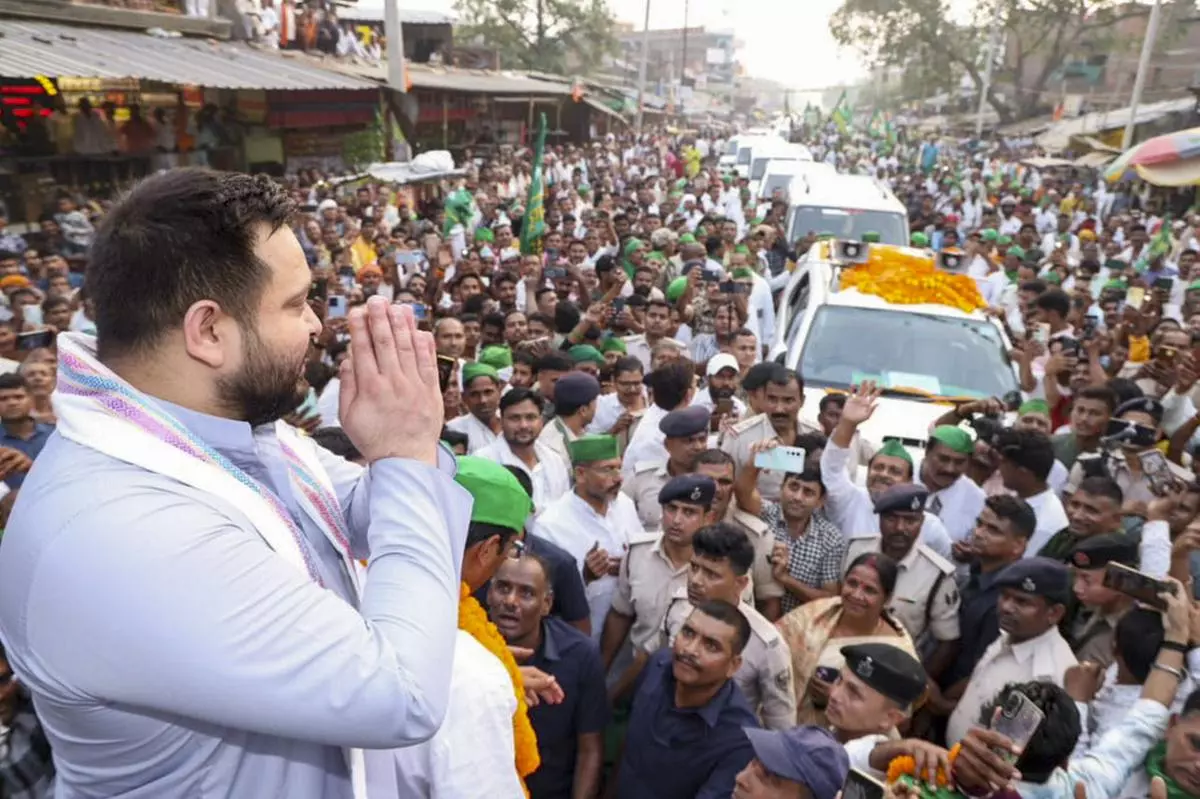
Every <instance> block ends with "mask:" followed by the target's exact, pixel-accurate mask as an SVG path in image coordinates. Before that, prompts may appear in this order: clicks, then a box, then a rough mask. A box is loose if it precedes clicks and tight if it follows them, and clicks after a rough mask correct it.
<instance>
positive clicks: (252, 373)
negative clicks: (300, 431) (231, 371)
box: [217, 327, 307, 427]
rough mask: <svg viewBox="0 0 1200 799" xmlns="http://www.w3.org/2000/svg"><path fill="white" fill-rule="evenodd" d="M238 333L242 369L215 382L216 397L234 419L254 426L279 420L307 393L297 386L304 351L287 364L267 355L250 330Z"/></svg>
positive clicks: (245, 329)
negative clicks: (241, 342) (242, 342)
mask: <svg viewBox="0 0 1200 799" xmlns="http://www.w3.org/2000/svg"><path fill="white" fill-rule="evenodd" d="M242 330H243V333H244V335H245V337H246V343H245V345H244V346H243V349H242V360H243V363H242V368H241V369H240V370H239V371H238V373H237V374H236V375H234V376H233V377H228V378H223V379H221V380H220V381H219V382H218V384H217V394H218V399H219V400H220V402H221V403H222V404H223V405H224V406H225V407H226V408H229V409H230V410H232V411H233V413H234V416H235V418H238V419H241V420H243V421H245V422H247V423H249V424H250V426H251V427H257V426H258V425H262V424H268V423H270V422H274V421H276V420H278V419H282V418H283V417H284V416H287V415H288V414H289V413H291V412H292V411H294V410H296V408H297V407H299V406H300V404H301V403H303V402H304V399H305V395H306V393H307V391H306V390H305V389H303V388H302V387H301V382H300V374H301V369H302V368H303V364H304V359H305V357H306V356H307V352H305V353H302V354H301V355H300V357H299V358H297V359H296V360H295V361H292V362H289V361H287V360H286V359H285V358H284V357H283V356H280V355H275V354H273V353H271V352H270V350H268V349H267V346H266V345H265V344H264V343H263V341H262V339H261V338H259V337H258V333H256V332H255V331H254V330H251V329H249V328H246V327H243V328H242Z"/></svg>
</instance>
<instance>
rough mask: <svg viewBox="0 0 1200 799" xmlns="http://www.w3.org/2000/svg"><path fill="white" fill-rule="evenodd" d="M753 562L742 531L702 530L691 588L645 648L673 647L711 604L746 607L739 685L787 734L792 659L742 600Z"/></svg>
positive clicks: (792, 719)
mask: <svg viewBox="0 0 1200 799" xmlns="http://www.w3.org/2000/svg"><path fill="white" fill-rule="evenodd" d="M753 560H754V545H753V544H752V543H751V542H750V539H749V538H748V537H747V536H746V534H745V533H744V532H742V531H741V530H740V529H738V528H737V527H735V526H733V525H732V524H729V523H726V522H719V523H717V524H713V525H709V526H708V527H703V528H701V529H700V530H699V531H698V532H697V533H696V535H695V536H694V537H693V538H692V563H691V571H690V572H689V574H688V578H687V584H686V585H684V586H680V587H679V588H676V589H675V592H674V594H673V595H672V596H671V599H670V603H669V604H668V605H667V612H666V615H665V616H664V618H663V621H662V625H661V626H660V628H659V630H658V634H657V635H656V636H654V637H653V638H651V639H650V641H648V642H647V644H646V646H645V649H646V650H647V651H648V652H654V651H655V650H656V649H658V648H660V647H663V646H668V645H670V644H672V643H673V642H674V640H675V636H676V635H677V634H678V633H679V629H680V628H681V627H682V626H683V622H684V621H685V620H686V619H687V617H688V616H689V615H690V614H691V612H692V610H693V609H694V608H695V607H696V606H697V605H700V604H703V603H704V602H706V601H708V600H712V599H720V600H723V601H725V602H728V603H729V604H731V605H734V606H735V607H738V608H740V609H741V611H742V613H743V614H744V615H745V616H746V620H747V621H749V622H750V640H749V642H748V643H747V644H746V648H745V649H744V650H743V651H742V665H741V667H740V668H738V670H737V673H735V674H734V675H733V681H734V682H735V683H737V685H738V687H739V688H741V689H742V694H744V695H745V697H746V700H747V701H748V702H749V703H750V707H751V708H752V709H753V710H754V711H755V713H757V714H758V717H759V720H761V721H762V723H763V726H764V727H767V728H768V729H773V730H786V729H788V728H790V727H793V726H795V724H796V693H795V690H794V689H793V676H792V658H791V653H790V652H789V651H788V647H787V644H786V643H785V642H784V640H783V636H782V635H780V634H779V630H778V629H777V628H776V627H775V625H774V624H772V623H771V622H770V621H768V620H767V617H766V616H763V615H762V614H761V613H759V612H758V611H757V610H755V609H754V606H753V605H751V604H750V603H748V602H743V601H741V598H742V595H743V594H744V592H745V590H746V587H747V583H748V582H749V580H750V576H749V572H750V565H751V562H752V561H753Z"/></svg>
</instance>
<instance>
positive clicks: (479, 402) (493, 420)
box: [446, 362, 500, 455]
mask: <svg viewBox="0 0 1200 799" xmlns="http://www.w3.org/2000/svg"><path fill="white" fill-rule="evenodd" d="M462 378H463V404H465V405H466V406H467V412H466V413H464V414H463V415H462V416H459V417H458V418H457V419H451V420H450V421H448V422H446V427H447V428H448V429H450V430H454V431H455V432H458V433H463V434H464V435H466V437H467V454H468V455H471V454H474V453H476V452H478V451H479V450H481V449H483V448H484V447H487V446H490V445H491V444H492V443H494V442H495V441H496V439H498V438H499V437H500V436H499V435H498V434H499V432H500V420H499V419H498V418H497V416H496V408H497V407H498V406H499V403H500V374H499V373H498V372H497V371H496V370H495V369H494V368H493V367H491V366H488V365H487V364H486V363H475V362H471V363H468V364H467V365H466V366H464V367H463V370H462Z"/></svg>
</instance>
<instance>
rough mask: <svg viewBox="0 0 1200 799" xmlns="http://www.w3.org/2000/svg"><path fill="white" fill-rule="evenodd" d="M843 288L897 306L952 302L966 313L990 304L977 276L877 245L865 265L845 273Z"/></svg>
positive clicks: (843, 275)
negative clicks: (951, 269)
mask: <svg viewBox="0 0 1200 799" xmlns="http://www.w3.org/2000/svg"><path fill="white" fill-rule="evenodd" d="M842 288H844V289H848V288H853V289H858V290H859V291H860V292H862V293H863V294H874V295H876V296H878V297H882V298H883V299H885V300H887V301H888V302H892V303H896V304H897V305H916V304H919V303H932V304H937V305H949V306H950V307H952V308H957V309H958V310H960V311H963V312H964V313H970V312H971V311H975V310H979V309H980V308H986V307H987V303H986V302H985V301H984V299H983V295H982V294H980V293H979V286H978V285H976V283H975V279H974V278H972V277H969V276H968V275H956V274H951V273H949V272H943V271H942V270H940V269H938V268H937V267H936V266H935V265H934V262H933V259H932V258H929V257H928V256H922V255H915V254H913V253H911V252H904V251H899V250H885V249H882V248H874V247H873V248H872V249H871V253H870V255H869V256H868V259H867V262H866V263H865V264H861V265H859V266H856V267H854V268H852V269H847V270H846V271H845V272H844V273H843V274H842Z"/></svg>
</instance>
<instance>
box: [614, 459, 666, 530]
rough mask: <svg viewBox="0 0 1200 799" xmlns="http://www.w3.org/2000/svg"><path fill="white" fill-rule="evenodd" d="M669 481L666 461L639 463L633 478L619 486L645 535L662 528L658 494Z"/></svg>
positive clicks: (635, 466)
mask: <svg viewBox="0 0 1200 799" xmlns="http://www.w3.org/2000/svg"><path fill="white" fill-rule="evenodd" d="M670 479H671V475H670V473H669V472H668V471H667V463H666V461H639V462H638V463H637V464H635V465H634V467H633V477H631V478H629V479H628V480H626V481H624V482H623V483H622V484H621V491H623V492H624V493H625V495H626V496H628V497H629V498H630V499H632V500H633V504H634V506H635V507H636V508H637V514H638V519H639V520H640V521H641V522H642V527H643V528H644V529H645V530H646V532H647V533H655V532H658V530H659V528H660V527H661V526H662V505H661V504H660V503H659V501H658V492H659V491H662V488H663V486H665V485H666V484H667V481H668V480H670Z"/></svg>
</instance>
